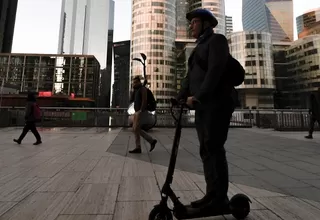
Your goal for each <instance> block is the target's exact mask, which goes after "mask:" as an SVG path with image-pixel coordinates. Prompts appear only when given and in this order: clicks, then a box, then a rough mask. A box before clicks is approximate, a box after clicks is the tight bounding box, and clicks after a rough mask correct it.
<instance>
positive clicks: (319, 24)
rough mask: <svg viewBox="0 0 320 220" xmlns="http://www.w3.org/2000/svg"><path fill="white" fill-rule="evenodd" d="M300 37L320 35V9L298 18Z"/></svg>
mask: <svg viewBox="0 0 320 220" xmlns="http://www.w3.org/2000/svg"><path fill="white" fill-rule="evenodd" d="M296 21H297V32H298V37H299V38H303V37H306V36H309V35H312V34H320V8H317V9H313V10H310V11H308V12H306V13H304V14H302V15H300V16H298V17H297V18H296Z"/></svg>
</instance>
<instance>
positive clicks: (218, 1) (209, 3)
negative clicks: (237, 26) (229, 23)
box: [202, 0, 226, 35]
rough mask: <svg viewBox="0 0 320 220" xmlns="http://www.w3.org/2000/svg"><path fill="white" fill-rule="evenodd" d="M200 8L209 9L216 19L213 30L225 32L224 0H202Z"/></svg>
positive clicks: (220, 32)
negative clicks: (215, 25) (216, 23)
mask: <svg viewBox="0 0 320 220" xmlns="http://www.w3.org/2000/svg"><path fill="white" fill-rule="evenodd" d="M202 8H206V9H209V10H210V11H211V12H212V13H213V15H214V16H215V17H216V18H217V20H218V25H217V27H216V28H214V31H215V32H216V33H219V34H223V35H225V34H226V19H225V16H226V15H225V3H224V0H202Z"/></svg>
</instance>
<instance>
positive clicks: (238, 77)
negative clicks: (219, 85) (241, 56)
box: [226, 54, 246, 86]
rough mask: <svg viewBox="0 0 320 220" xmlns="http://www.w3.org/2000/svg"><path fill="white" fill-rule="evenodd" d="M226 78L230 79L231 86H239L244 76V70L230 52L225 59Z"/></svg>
mask: <svg viewBox="0 0 320 220" xmlns="http://www.w3.org/2000/svg"><path fill="white" fill-rule="evenodd" d="M226 66H227V70H226V73H227V78H228V80H230V82H231V85H232V86H240V85H241V84H242V83H243V81H244V78H245V75H246V71H245V70H244V68H243V67H242V65H241V64H240V63H239V61H238V60H236V59H235V58H234V57H233V56H231V54H229V58H228V61H227V65H226Z"/></svg>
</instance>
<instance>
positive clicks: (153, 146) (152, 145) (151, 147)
mask: <svg viewBox="0 0 320 220" xmlns="http://www.w3.org/2000/svg"><path fill="white" fill-rule="evenodd" d="M157 142H158V141H157V140H153V141H152V143H151V145H150V152H151V151H153V149H154V148H155V147H156V144H157Z"/></svg>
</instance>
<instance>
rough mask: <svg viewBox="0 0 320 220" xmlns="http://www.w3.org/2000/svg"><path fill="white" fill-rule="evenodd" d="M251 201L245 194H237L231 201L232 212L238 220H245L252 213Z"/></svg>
mask: <svg viewBox="0 0 320 220" xmlns="http://www.w3.org/2000/svg"><path fill="white" fill-rule="evenodd" d="M250 203H251V200H250V199H249V197H248V196H246V195H244V194H241V193H239V194H237V195H235V196H233V197H232V198H231V200H230V204H229V207H230V211H231V214H232V215H233V217H235V218H236V219H237V220H242V219H245V218H246V217H247V216H248V215H249V213H250Z"/></svg>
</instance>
